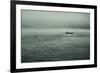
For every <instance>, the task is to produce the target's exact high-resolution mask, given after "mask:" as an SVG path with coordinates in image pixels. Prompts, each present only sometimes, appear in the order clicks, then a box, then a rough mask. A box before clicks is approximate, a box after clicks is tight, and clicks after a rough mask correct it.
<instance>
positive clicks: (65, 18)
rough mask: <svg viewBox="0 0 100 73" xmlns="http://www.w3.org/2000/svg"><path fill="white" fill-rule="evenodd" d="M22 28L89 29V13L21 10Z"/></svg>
mask: <svg viewBox="0 0 100 73" xmlns="http://www.w3.org/2000/svg"><path fill="white" fill-rule="evenodd" d="M21 23H22V28H34V29H35V28H36V29H44V28H45V29H54V28H83V29H84V28H85V29H89V27H90V14H89V13H75V12H51V11H34V10H21Z"/></svg>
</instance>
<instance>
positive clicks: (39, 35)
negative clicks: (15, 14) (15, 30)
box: [21, 28, 90, 63]
mask: <svg viewBox="0 0 100 73" xmlns="http://www.w3.org/2000/svg"><path fill="white" fill-rule="evenodd" d="M65 32H73V33H74V34H66V33H65ZM89 58H90V32H89V29H72V28H70V29H27V28H23V29H22V36H21V62H22V63H25V62H45V61H64V60H66V61H67V60H86V59H89Z"/></svg>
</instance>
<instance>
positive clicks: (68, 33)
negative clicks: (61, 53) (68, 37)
mask: <svg viewBox="0 0 100 73" xmlns="http://www.w3.org/2000/svg"><path fill="white" fill-rule="evenodd" d="M65 33H66V34H74V33H73V32H65Z"/></svg>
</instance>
